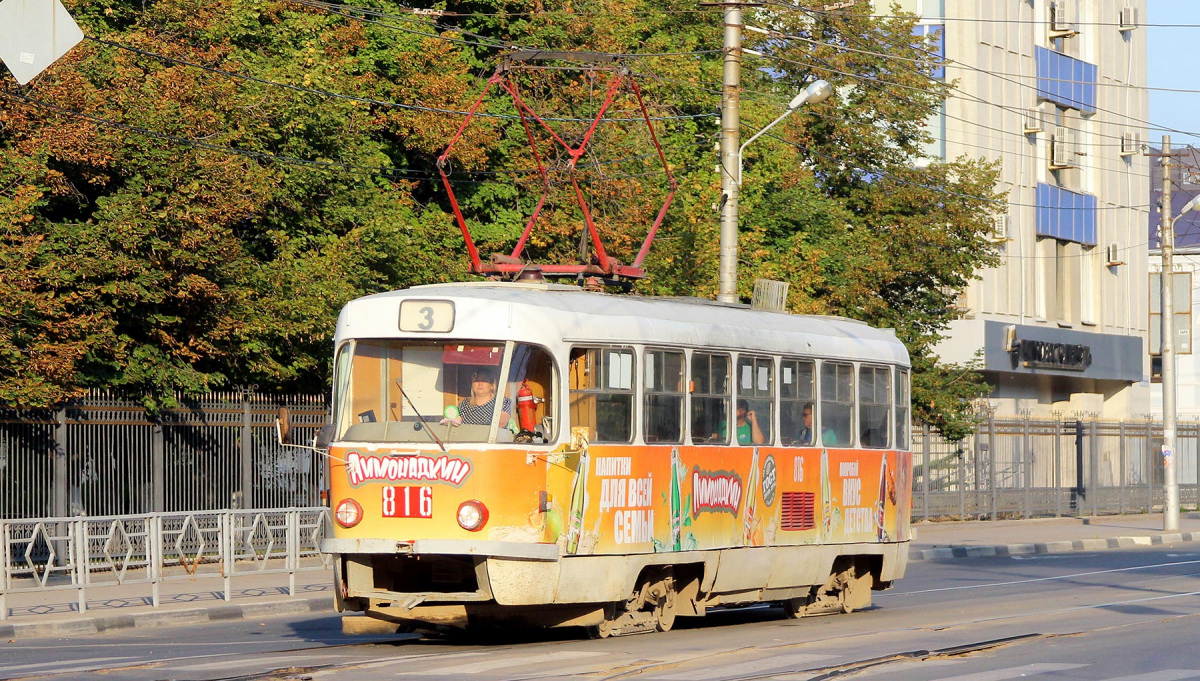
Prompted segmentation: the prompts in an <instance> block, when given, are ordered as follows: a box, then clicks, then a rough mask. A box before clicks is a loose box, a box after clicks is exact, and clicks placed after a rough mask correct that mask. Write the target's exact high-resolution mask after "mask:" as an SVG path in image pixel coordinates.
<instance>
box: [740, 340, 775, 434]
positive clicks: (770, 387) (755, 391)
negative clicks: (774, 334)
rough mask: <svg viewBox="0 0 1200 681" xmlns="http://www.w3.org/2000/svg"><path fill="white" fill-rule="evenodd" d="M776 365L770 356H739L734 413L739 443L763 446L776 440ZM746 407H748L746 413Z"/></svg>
mask: <svg viewBox="0 0 1200 681" xmlns="http://www.w3.org/2000/svg"><path fill="white" fill-rule="evenodd" d="M772 364H773V362H772V361H771V359H770V358H768V357H738V361H737V377H738V378H737V381H738V383H737V395H738V401H737V407H736V409H735V413H734V416H735V418H736V419H737V444H739V445H761V444H764V443H769V442H771V441H772V440H773V435H772V432H771V414H772V413H773V412H774V411H775V386H774V380H772V378H773V377H772V374H773V373H774V371H772V369H773V368H774V367H773V366H772ZM743 401H744V402H745V404H743ZM743 406H744V407H745V408H746V411H745V412H744V413H743V412H742V407H743Z"/></svg>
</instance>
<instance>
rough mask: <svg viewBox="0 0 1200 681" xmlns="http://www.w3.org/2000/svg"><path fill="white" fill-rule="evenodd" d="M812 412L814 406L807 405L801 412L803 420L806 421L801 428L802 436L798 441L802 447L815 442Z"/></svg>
mask: <svg viewBox="0 0 1200 681" xmlns="http://www.w3.org/2000/svg"><path fill="white" fill-rule="evenodd" d="M812 410H813V408H812V405H811V404H806V405H804V408H803V410H802V411H801V412H800V416H801V418H803V419H804V425H803V426H801V427H800V435H799V436H798V437H797V438H796V441H797V442H799V443H800V444H802V445H811V444H812V442H813V427H812Z"/></svg>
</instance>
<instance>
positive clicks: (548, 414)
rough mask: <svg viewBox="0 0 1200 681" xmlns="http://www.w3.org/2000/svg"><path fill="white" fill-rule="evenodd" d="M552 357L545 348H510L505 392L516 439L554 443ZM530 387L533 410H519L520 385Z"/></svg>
mask: <svg viewBox="0 0 1200 681" xmlns="http://www.w3.org/2000/svg"><path fill="white" fill-rule="evenodd" d="M554 374H555V372H554V358H553V357H551V355H550V352H549V351H547V350H546V349H545V348H540V347H537V346H536V345H526V344H525V343H517V344H516V346H515V347H514V348H513V354H512V360H511V362H510V366H509V371H508V387H507V389H506V390H505V392H504V394H505V395H506V396H507V397H508V399H509V403H510V404H511V405H512V407H513V412H512V420H513V425H512V426H511V427H510V429H511V430H513V431H515V432H516V438H515V439H516V441H517V442H523V443H532V444H542V443H546V442H553V441H554V436H555V432H556V428H557V426H558V424H557V423H556V419H555V418H554V407H555V405H556V404H558V401H557V400H556V399H555V396H554V386H555V385H556V383H555V381H554ZM522 386H524V387H526V388H529V392H530V393H531V395H530V396H531V397H532V398H533V400H532V402H531V406H532V407H533V410H532V411H527V410H523V409H521V406H522V403H521V394H520V393H521V387H522Z"/></svg>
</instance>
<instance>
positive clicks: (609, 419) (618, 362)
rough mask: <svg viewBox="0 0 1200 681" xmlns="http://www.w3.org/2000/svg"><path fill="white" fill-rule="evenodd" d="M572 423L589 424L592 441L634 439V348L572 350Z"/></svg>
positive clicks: (624, 440) (589, 435)
mask: <svg viewBox="0 0 1200 681" xmlns="http://www.w3.org/2000/svg"><path fill="white" fill-rule="evenodd" d="M570 388H571V425H572V426H585V427H587V429H588V439H589V440H590V441H591V442H629V441H631V440H632V439H633V394H634V393H633V350H630V349H627V348H574V349H572V350H571V377H570Z"/></svg>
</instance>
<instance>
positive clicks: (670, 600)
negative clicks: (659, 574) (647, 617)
mask: <svg viewBox="0 0 1200 681" xmlns="http://www.w3.org/2000/svg"><path fill="white" fill-rule="evenodd" d="M675 613H676V608H675V586H674V583H673V582H669V586H668V587H667V595H666V596H665V597H664V598H663V600H662V602H661V603H659V604H658V605H657V606H655V608H654V626H655V628H656V629H658V630H659V631H670V630H671V627H673V626H675Z"/></svg>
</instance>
